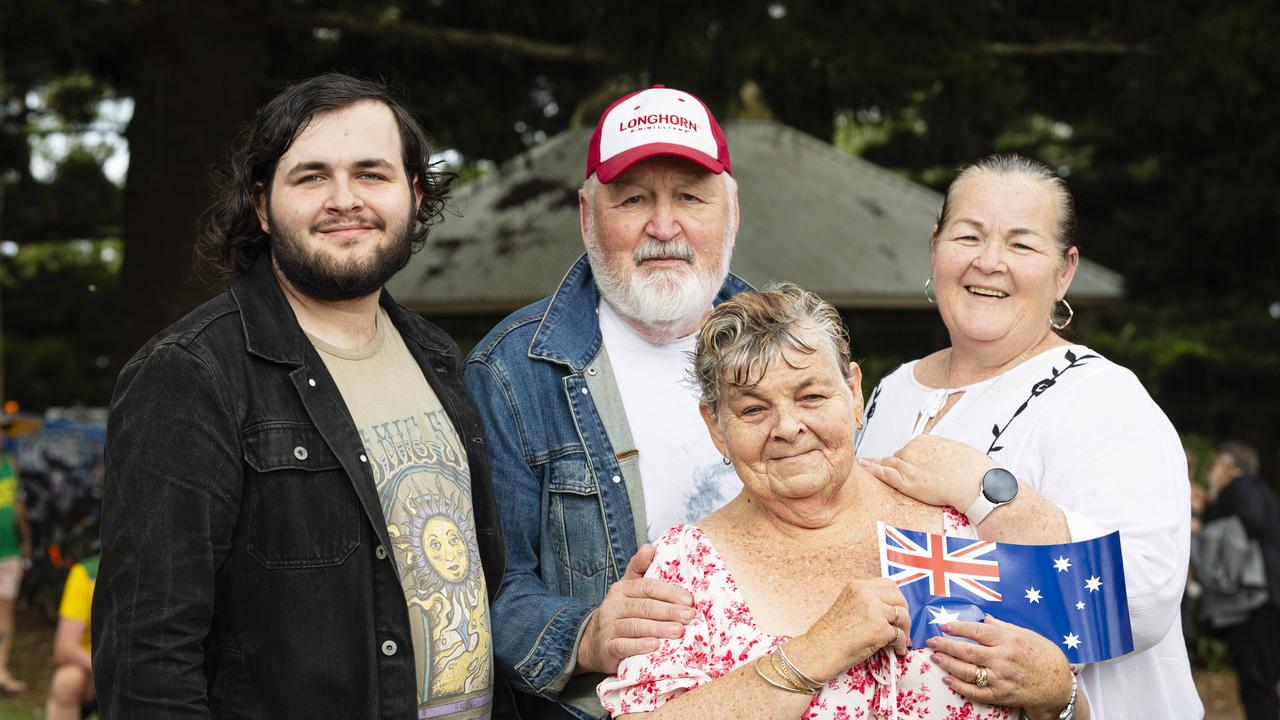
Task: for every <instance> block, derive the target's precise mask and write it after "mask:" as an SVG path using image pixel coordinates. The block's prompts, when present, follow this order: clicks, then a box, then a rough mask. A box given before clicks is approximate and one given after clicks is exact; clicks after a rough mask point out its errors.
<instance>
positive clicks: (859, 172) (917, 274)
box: [388, 120, 1124, 313]
mask: <svg viewBox="0 0 1280 720" xmlns="http://www.w3.org/2000/svg"><path fill="white" fill-rule="evenodd" d="M724 129H725V134H726V135H727V136H728V138H729V148H730V152H731V153H732V155H733V170H734V177H735V178H736V179H737V181H738V186H739V195H740V198H739V200H740V205H741V208H742V222H741V227H740V230H739V232H738V241H737V248H736V249H735V251H734V256H733V271H734V272H735V273H737V274H738V275H740V276H742V277H743V278H744V279H746V280H747V281H748V282H751V283H752V284H755V285H761V284H764V283H766V282H769V281H770V280H789V281H791V282H794V283H796V284H798V285H800V286H801V287H803V288H805V289H807V290H812V291H813V292H816V293H817V294H818V295H820V296H821V297H823V298H824V299H826V300H827V301H829V302H831V303H832V304H833V305H835V306H837V307H841V308H860V307H861V308H866V307H881V308H911V307H923V306H925V305H926V304H927V303H926V301H925V299H924V295H923V290H922V286H923V283H924V279H925V277H926V276H927V273H928V268H929V246H928V239H929V228H930V227H931V226H932V224H933V221H934V218H935V217H936V216H937V212H938V208H939V207H940V206H941V204H942V196H941V195H940V194H938V193H936V192H934V191H932V190H930V189H928V188H926V187H924V186H921V185H918V184H916V183H913V182H911V181H909V180H906V179H904V178H902V177H900V176H898V175H895V174H894V173H891V172H889V171H887V170H885V169H883V168H880V167H877V166H876V165H873V164H871V163H869V162H867V161H865V160H862V159H860V158H855V157H850V156H848V155H845V154H844V153H841V152H840V151H839V150H837V149H836V148H835V147H834V146H832V145H830V144H829V143H824V142H822V141H820V140H817V139H816V138H813V137H811V136H809V135H806V134H804V133H802V132H800V131H798V130H795V129H793V128H789V127H787V126H785V125H781V124H779V123H777V122H774V121H771V120H737V121H731V122H729V123H727V124H726V125H725V128H724ZM591 130H592V129H591V128H577V129H573V130H568V131H565V132H563V133H561V134H559V135H557V136H555V137H554V138H551V139H550V140H548V141H547V142H545V143H543V144H542V145H539V146H538V147H535V148H533V149H532V150H530V151H528V152H526V153H524V154H522V155H520V156H518V157H516V158H515V159H513V160H512V161H510V162H509V163H507V164H506V165H505V166H503V167H502V168H501V169H500V170H499V171H498V172H495V173H491V174H490V175H488V176H485V177H483V178H481V179H479V180H476V181H474V182H472V183H469V184H467V185H466V186H464V187H462V188H461V189H460V190H459V191H458V192H457V193H456V194H455V196H454V199H453V201H452V206H453V208H452V209H453V211H454V212H456V213H457V214H456V215H452V214H451V215H446V219H445V221H444V222H443V223H442V224H441V225H440V226H439V227H437V228H435V229H434V230H433V232H432V233H431V236H430V238H429V239H428V242H427V246H426V247H425V248H424V249H423V250H422V251H421V252H419V253H418V254H416V255H415V256H414V257H413V259H412V260H411V261H410V263H409V266H408V267H407V268H405V269H404V270H403V271H402V272H400V273H399V274H398V275H397V276H396V277H395V278H393V279H392V281H391V282H390V283H389V284H388V289H389V290H391V292H392V294H394V295H395V297H396V299H397V300H399V301H400V302H402V303H404V304H406V305H408V306H410V307H412V308H414V309H416V310H418V311H420V312H425V313H469V312H503V311H509V310H514V309H516V308H518V307H521V306H523V305H525V304H528V303H530V302H533V301H534V300H537V299H539V298H542V297H545V296H547V295H549V294H550V293H551V292H552V291H553V290H554V289H555V287H556V285H557V284H558V283H559V282H560V278H561V277H562V276H563V275H564V273H565V271H566V270H567V269H568V268H569V266H570V265H571V264H572V263H573V261H574V260H575V259H576V258H577V257H578V256H579V255H580V254H581V253H582V251H583V248H582V238H581V234H580V232H579V229H578V197H577V189H578V186H579V185H580V184H581V183H582V172H583V167H584V164H585V162H586V152H587V141H588V140H589V139H590V135H591ZM1123 287H1124V283H1123V279H1122V278H1121V277H1120V275H1119V274H1117V273H1115V272H1113V271H1111V270H1108V269H1106V268H1104V267H1102V266H1101V265H1098V264H1096V263H1092V262H1089V261H1087V260H1085V261H1083V262H1082V263H1081V266H1080V269H1079V271H1078V272H1077V273H1076V278H1075V281H1074V282H1073V283H1072V286H1071V292H1070V294H1069V295H1068V297H1069V299H1071V300H1073V301H1085V302H1088V301H1090V300H1103V299H1107V298H1117V297H1120V296H1122V294H1123Z"/></svg>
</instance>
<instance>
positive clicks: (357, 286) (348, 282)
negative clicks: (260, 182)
mask: <svg viewBox="0 0 1280 720" xmlns="http://www.w3.org/2000/svg"><path fill="white" fill-rule="evenodd" d="M267 222H268V225H269V227H270V228H271V256H272V259H273V260H274V261H275V264H276V266H277V267H279V268H280V273H281V274H282V275H284V278H285V279H286V280H288V281H289V284H290V285H292V286H293V287H294V288H295V289H296V290H297V291H298V292H300V293H302V294H303V295H306V296H307V297H309V298H312V299H313V300H320V301H322V302H341V301H346V300H357V299H359V298H362V297H367V296H369V295H372V294H373V293H376V292H378V291H379V290H381V289H382V286H383V285H386V284H387V281H388V280H390V279H391V277H392V276H393V275H395V274H396V273H398V272H400V270H401V269H403V268H404V266H405V265H407V264H408V263H409V257H410V255H412V254H413V252H412V247H411V242H410V238H409V232H410V231H409V228H410V227H411V226H412V224H413V222H414V216H413V215H412V214H411V215H409V216H408V217H407V218H405V220H404V221H403V222H401V223H399V224H397V225H395V226H393V227H391V228H390V230H388V229H387V224H386V223H385V222H384V221H382V220H381V219H380V218H377V217H375V216H364V215H353V216H347V217H343V218H340V219H339V220H338V221H336V222H335V221H332V220H330V221H326V222H323V223H317V224H315V225H312V226H311V227H310V228H307V229H306V230H304V231H302V232H295V231H294V230H293V229H291V228H286V227H285V226H284V225H282V224H281V223H278V222H276V218H275V215H274V214H272V213H271V211H270V208H268V209H267ZM354 223H358V224H360V225H365V226H372V227H374V228H375V229H376V230H381V231H382V232H384V233H385V234H386V235H387V238H388V240H390V242H388V243H386V244H384V245H380V246H378V247H377V248H374V249H373V253H372V257H370V258H369V259H367V260H364V261H360V260H354V259H352V260H345V261H343V260H338V259H335V258H333V257H332V256H330V255H329V254H328V253H326V252H325V251H324V250H323V249H321V248H308V247H307V246H306V243H305V241H304V240H303V238H302V237H301V235H302V233H305V232H310V233H318V232H319V231H320V230H322V229H323V228H325V227H327V226H333V225H338V224H354ZM321 242H324V241H323V240H322V241H321Z"/></svg>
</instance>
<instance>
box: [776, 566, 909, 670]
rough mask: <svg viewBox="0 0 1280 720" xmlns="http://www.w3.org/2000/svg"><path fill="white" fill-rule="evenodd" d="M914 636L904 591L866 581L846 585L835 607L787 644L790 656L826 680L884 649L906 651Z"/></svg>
mask: <svg viewBox="0 0 1280 720" xmlns="http://www.w3.org/2000/svg"><path fill="white" fill-rule="evenodd" d="M910 638H911V618H910V617H909V615H908V612H907V600H906V598H904V597H903V596H902V591H901V590H899V589H898V586H897V585H895V584H894V583H893V581H892V580H889V579H887V578H867V579H862V580H851V581H849V582H848V583H846V584H845V586H844V588H843V589H842V590H841V591H840V595H839V596H838V597H837V598H836V600H835V602H833V603H832V604H831V607H830V609H828V610H827V612H826V613H824V614H823V616H822V617H820V618H818V619H817V620H816V621H814V623H813V625H812V626H810V627H809V629H808V630H807V631H806V632H805V633H804V634H803V635H800V636H797V637H796V638H794V639H793V640H791V641H790V642H788V643H787V644H786V653H787V656H788V657H789V658H790V660H791V661H792V662H794V663H795V664H796V666H797V667H799V668H800V669H801V670H802V671H803V672H804V673H805V674H806V675H808V676H809V677H811V678H813V679H815V680H818V681H820V682H826V681H828V680H830V679H831V678H833V677H835V676H837V675H839V674H840V673H842V672H844V671H845V670H848V669H849V668H851V667H853V666H854V665H857V664H858V663H860V662H862V661H863V660H866V659H867V658H868V657H870V656H871V655H872V654H874V653H875V652H876V651H878V650H879V649H880V648H883V647H886V646H889V645H892V646H893V649H894V651H895V652H897V653H898V654H899V655H901V654H903V653H905V652H906V651H907V645H908V643H909V640H910Z"/></svg>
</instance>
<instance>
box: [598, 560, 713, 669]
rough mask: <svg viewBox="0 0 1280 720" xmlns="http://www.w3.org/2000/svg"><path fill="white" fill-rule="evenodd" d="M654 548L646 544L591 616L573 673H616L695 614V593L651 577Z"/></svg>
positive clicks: (677, 632)
mask: <svg viewBox="0 0 1280 720" xmlns="http://www.w3.org/2000/svg"><path fill="white" fill-rule="evenodd" d="M654 553H655V551H654V548H653V546H652V545H648V544H645V545H643V546H641V547H640V549H639V550H637V551H636V554H635V555H633V556H632V557H631V560H630V562H628V563H627V570H626V572H624V573H623V576H622V579H621V580H619V581H618V582H616V583H614V584H613V585H612V586H611V587H610V588H609V592H608V593H607V594H606V595H605V596H604V601H603V602H601V603H600V607H598V608H596V611H595V613H594V614H592V616H591V619H590V620H588V621H587V627H586V630H584V631H583V633H582V642H581V643H580V644H579V645H578V664H577V666H576V667H575V668H574V674H575V675H576V674H579V673H587V672H600V673H607V674H608V673H613V672H614V671H616V670H617V669H618V663H619V662H621V661H622V659H623V658H625V657H629V656H631V655H639V654H641V653H647V652H652V651H654V650H656V649H658V644H659V642H660V641H661V640H662V639H663V638H672V639H674V638H678V637H680V636H681V635H683V634H684V626H685V625H686V624H688V623H689V621H690V620H692V619H693V617H694V610H693V595H691V594H690V593H689V592H688V591H686V590H683V589H681V588H678V587H676V586H675V585H671V584H670V583H666V582H663V581H661V580H655V579H653V578H646V577H645V576H644V573H645V571H646V570H648V569H649V565H650V563H652V562H653V556H654Z"/></svg>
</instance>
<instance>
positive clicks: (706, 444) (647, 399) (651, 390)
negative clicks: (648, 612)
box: [600, 300, 742, 542]
mask: <svg viewBox="0 0 1280 720" xmlns="http://www.w3.org/2000/svg"><path fill="white" fill-rule="evenodd" d="M600 333H601V335H602V336H603V338H604V346H605V349H607V350H608V351H609V362H610V364H611V365H612V366H613V374H614V377H615V378H616V379H617V383H618V393H619V394H620V395H621V396H622V406H623V408H625V409H626V411H627V424H628V425H629V426H630V427H631V439H632V440H634V441H635V444H636V449H637V450H639V451H640V457H639V461H640V478H641V481H642V484H643V487H644V512H645V517H646V518H647V520H648V527H646V528H645V529H646V533H647V535H648V537H649V542H655V541H657V539H658V538H659V537H661V536H662V533H664V532H666V531H667V529H668V528H670V527H673V526H675V525H679V524H680V523H693V522H695V521H697V520H700V519H701V518H703V517H705V516H706V515H708V514H710V513H711V512H713V511H715V510H717V509H719V508H720V507H721V506H722V505H724V504H725V503H727V502H728V501H729V500H731V499H732V498H734V497H735V496H736V495H737V494H738V493H739V492H740V491H741V490H742V483H741V481H739V480H738V476H737V475H736V474H735V473H734V472H733V468H732V467H730V466H728V465H725V464H724V462H723V461H722V458H721V455H720V453H719V451H717V450H716V446H715V445H713V444H712V443H711V435H710V434H709V433H708V432H707V426H706V425H705V424H704V423H703V422H702V416H701V415H700V414H699V412H698V391H697V389H696V388H695V386H694V385H693V383H692V381H691V380H690V379H689V369H690V367H691V363H692V353H693V347H694V342H695V341H696V340H697V334H694V335H689V336H688V337H683V338H680V339H679V340H676V341H675V342H671V343H667V344H665V345H655V344H653V343H651V342H649V341H648V340H645V339H644V338H643V337H641V336H640V335H639V334H638V333H636V331H635V330H633V329H631V326H630V325H627V323H626V322H625V321H624V320H623V319H622V318H621V317H620V316H619V315H618V313H617V312H616V311H614V309H613V308H612V307H610V306H609V304H608V303H606V302H605V301H604V300H601V301H600Z"/></svg>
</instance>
